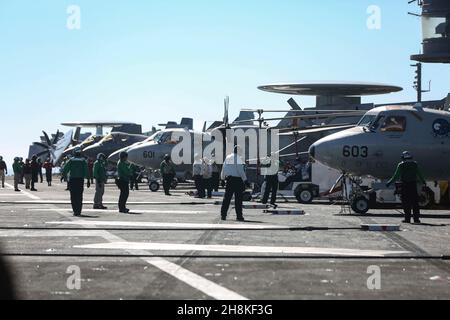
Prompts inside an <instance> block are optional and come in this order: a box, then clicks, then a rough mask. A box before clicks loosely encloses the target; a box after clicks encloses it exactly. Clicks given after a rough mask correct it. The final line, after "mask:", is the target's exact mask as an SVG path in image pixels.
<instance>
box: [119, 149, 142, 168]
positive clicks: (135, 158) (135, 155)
mask: <svg viewBox="0 0 450 320" xmlns="http://www.w3.org/2000/svg"><path fill="white" fill-rule="evenodd" d="M127 152H128V161H130V162H132V163H134V164H139V155H141V158H142V147H134V148H130V149H129V150H128V151H127ZM117 157H119V155H117Z"/></svg>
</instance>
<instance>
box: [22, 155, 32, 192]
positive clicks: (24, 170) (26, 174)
mask: <svg viewBox="0 0 450 320" xmlns="http://www.w3.org/2000/svg"><path fill="white" fill-rule="evenodd" d="M22 174H23V176H24V178H25V189H30V183H31V164H30V159H25V163H24V164H23V167H22Z"/></svg>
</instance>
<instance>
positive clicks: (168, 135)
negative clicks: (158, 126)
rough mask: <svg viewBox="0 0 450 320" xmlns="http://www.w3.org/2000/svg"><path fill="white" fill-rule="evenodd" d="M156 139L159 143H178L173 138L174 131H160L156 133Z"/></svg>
mask: <svg viewBox="0 0 450 320" xmlns="http://www.w3.org/2000/svg"><path fill="white" fill-rule="evenodd" d="M154 140H155V141H156V142H157V143H158V144H176V143H177V142H176V141H173V140H172V132H171V131H166V132H159V133H157V134H156V135H155V137H154Z"/></svg>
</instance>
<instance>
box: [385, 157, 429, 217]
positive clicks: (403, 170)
mask: <svg viewBox="0 0 450 320" xmlns="http://www.w3.org/2000/svg"><path fill="white" fill-rule="evenodd" d="M402 160H403V161H402V162H400V163H399V165H398V166H397V170H396V171H395V174H394V176H393V177H392V179H391V180H389V181H388V183H387V186H388V187H389V186H390V185H391V184H392V183H394V182H396V181H401V182H402V206H403V210H404V211H405V220H404V221H403V222H404V223H411V209H412V211H413V215H414V223H420V207H419V195H418V193H417V182H418V180H419V182H421V183H423V184H424V185H425V184H426V182H425V179H424V178H423V175H422V173H421V171H420V169H419V165H418V164H417V162H415V161H414V160H413V157H412V155H411V154H410V153H409V152H408V151H405V152H403V155H402Z"/></svg>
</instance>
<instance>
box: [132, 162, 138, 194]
mask: <svg viewBox="0 0 450 320" xmlns="http://www.w3.org/2000/svg"><path fill="white" fill-rule="evenodd" d="M130 169H131V176H130V189H131V190H134V189H136V190H139V184H138V176H139V167H138V166H137V165H135V164H133V163H132V164H131V165H130Z"/></svg>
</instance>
